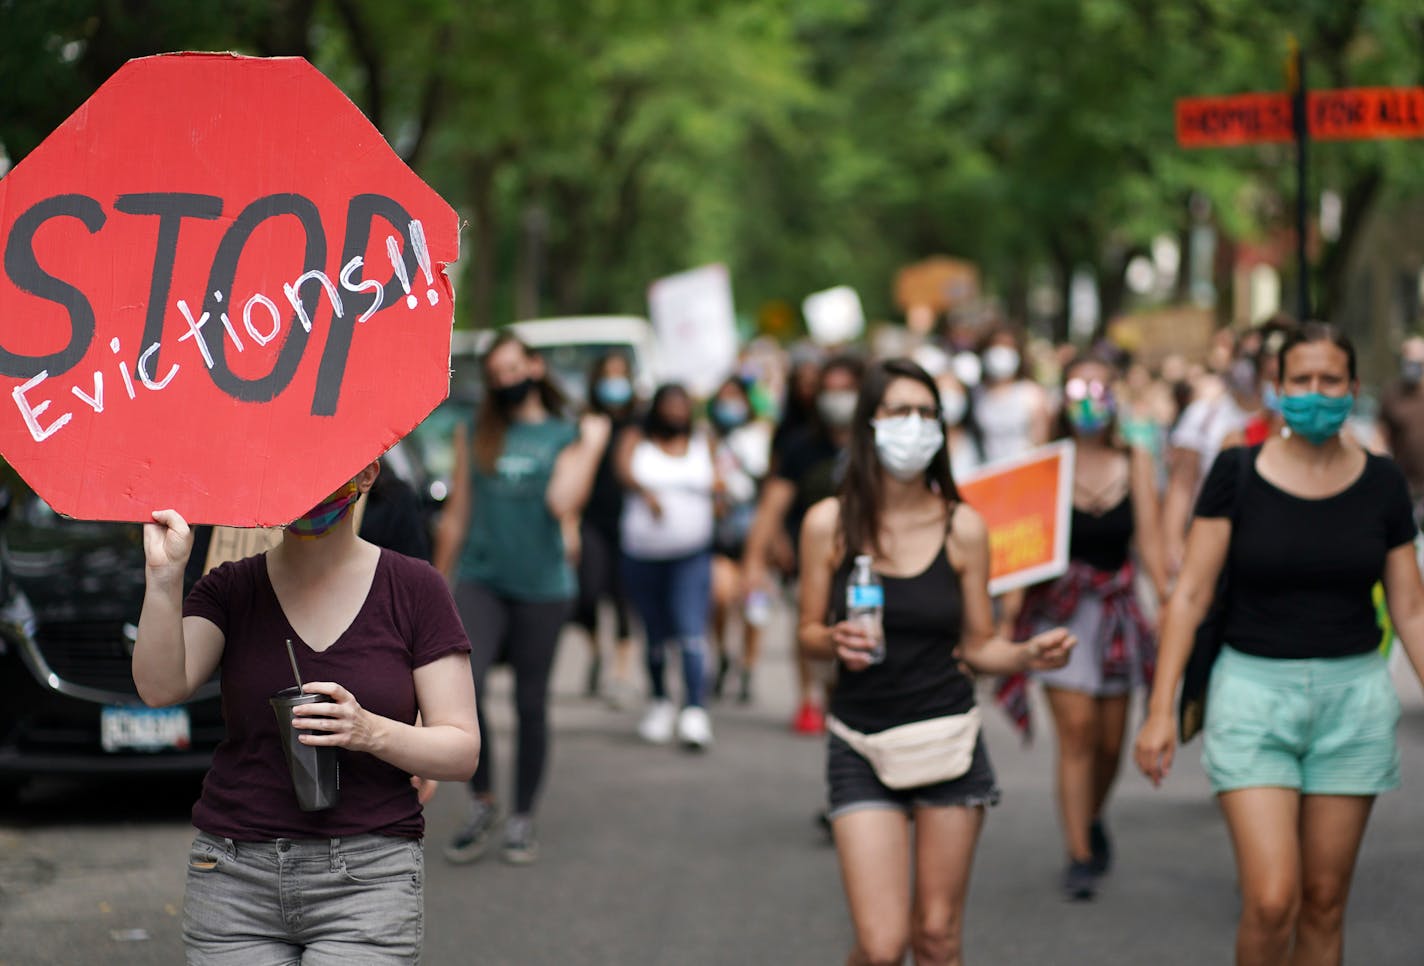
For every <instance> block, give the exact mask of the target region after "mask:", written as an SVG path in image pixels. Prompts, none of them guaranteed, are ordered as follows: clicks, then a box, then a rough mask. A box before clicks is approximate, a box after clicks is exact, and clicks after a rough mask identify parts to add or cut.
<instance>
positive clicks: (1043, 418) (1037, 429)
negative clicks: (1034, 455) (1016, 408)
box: [1029, 383, 1053, 446]
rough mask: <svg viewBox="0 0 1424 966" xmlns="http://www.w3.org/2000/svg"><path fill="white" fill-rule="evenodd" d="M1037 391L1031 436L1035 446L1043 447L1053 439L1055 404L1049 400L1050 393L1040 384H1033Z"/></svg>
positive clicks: (1030, 426) (1030, 424) (1030, 428)
mask: <svg viewBox="0 0 1424 966" xmlns="http://www.w3.org/2000/svg"><path fill="white" fill-rule="evenodd" d="M1031 385H1032V386H1033V388H1034V390H1035V396H1036V398H1035V400H1034V407H1033V419H1032V421H1031V422H1030V423H1029V435H1030V436H1031V437H1032V439H1033V445H1035V446H1043V445H1044V444H1045V443H1047V442H1048V441H1049V440H1050V439H1052V438H1053V404H1052V402H1051V401H1050V400H1049V398H1048V393H1046V392H1044V390H1043V387H1042V386H1040V385H1038V383H1032V384H1031Z"/></svg>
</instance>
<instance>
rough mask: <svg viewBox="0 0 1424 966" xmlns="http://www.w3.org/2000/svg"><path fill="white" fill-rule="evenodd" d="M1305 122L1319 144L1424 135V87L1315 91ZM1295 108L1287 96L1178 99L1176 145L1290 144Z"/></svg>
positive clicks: (1308, 96) (1309, 94)
mask: <svg viewBox="0 0 1424 966" xmlns="http://www.w3.org/2000/svg"><path fill="white" fill-rule="evenodd" d="M1305 110H1306V121H1307V123H1308V125H1309V128H1310V136H1311V137H1312V138H1313V139H1315V140H1317V141H1362V140H1373V139H1376V138H1418V137H1424V87H1350V88H1345V89H1342V90H1335V91H1310V92H1308V94H1307V95H1306V109H1305ZM1294 113H1295V112H1294V110H1293V109H1292V108H1291V99H1290V96H1289V95H1288V94H1233V95H1230V96H1228V97H1183V98H1179V99H1178V101H1177V143H1178V144H1180V145H1181V146H1182V147H1184V148H1229V147H1236V146H1238V145H1242V144H1262V143H1265V142H1268V141H1289V140H1291V139H1292V138H1294V136H1295V131H1294V128H1293V127H1292V117H1293V115H1294Z"/></svg>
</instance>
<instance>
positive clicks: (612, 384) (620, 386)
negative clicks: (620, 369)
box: [593, 376, 633, 408]
mask: <svg viewBox="0 0 1424 966" xmlns="http://www.w3.org/2000/svg"><path fill="white" fill-rule="evenodd" d="M593 394H594V395H595V396H596V397H598V401H599V402H601V403H603V405H605V406H610V407H615V408H616V407H618V406H623V405H626V404H627V402H628V400H630V399H632V398H633V383H632V382H630V381H629V380H628V379H626V378H624V377H623V376H607V377H605V378H603V379H600V380H598V382H597V383H595V384H594V387H593Z"/></svg>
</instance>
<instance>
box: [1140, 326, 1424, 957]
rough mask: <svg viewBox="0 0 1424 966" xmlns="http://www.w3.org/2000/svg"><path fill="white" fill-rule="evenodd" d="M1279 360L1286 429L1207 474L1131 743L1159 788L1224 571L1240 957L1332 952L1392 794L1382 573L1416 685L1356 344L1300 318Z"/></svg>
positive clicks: (1226, 756)
mask: <svg viewBox="0 0 1424 966" xmlns="http://www.w3.org/2000/svg"><path fill="white" fill-rule="evenodd" d="M1278 359H1279V364H1280V377H1279V389H1280V394H1281V412H1282V415H1283V417H1284V419H1285V423H1286V429H1285V430H1284V431H1283V432H1282V433H1280V434H1279V435H1277V436H1275V437H1273V438H1271V439H1268V440H1267V441H1266V442H1265V443H1264V444H1263V445H1262V446H1260V447H1258V448H1252V449H1240V448H1237V449H1229V450H1226V451H1224V452H1223V453H1222V454H1221V456H1220V457H1219V458H1218V459H1217V461H1216V465H1215V466H1213V467H1212V470H1211V474H1210V476H1209V477H1208V479H1207V481H1206V484H1205V486H1204V487H1203V488H1202V494H1201V498H1200V499H1199V500H1198V502H1197V508H1196V518H1195V520H1194V521H1193V523H1192V527H1191V531H1190V533H1189V535H1188V538H1187V554H1186V562H1185V564H1184V566H1183V568H1182V573H1181V576H1180V577H1179V579H1178V582H1177V586H1176V589H1175V590H1174V592H1173V594H1172V598H1171V600H1170V602H1169V603H1168V605H1167V608H1166V610H1165V612H1164V614H1163V618H1162V625H1161V627H1162V640H1161V652H1160V655H1159V661H1158V666H1157V676H1156V680H1155V682H1154V685H1153V689H1152V698H1151V702H1150V705H1149V712H1148V718H1147V721H1146V723H1145V724H1144V725H1143V727H1142V730H1141V732H1140V734H1139V735H1138V739H1137V763H1138V766H1139V767H1140V768H1141V769H1142V770H1143V771H1144V772H1145V773H1146V774H1147V775H1148V777H1149V778H1151V779H1152V780H1153V781H1154V782H1160V781H1161V780H1162V779H1163V778H1164V777H1165V776H1166V774H1167V772H1168V770H1169V769H1170V767H1171V764H1172V758H1173V755H1174V752H1175V748H1176V728H1177V724H1176V720H1175V717H1176V716H1175V713H1174V709H1173V703H1174V698H1175V695H1176V691H1177V686H1178V684H1179V682H1180V680H1181V677H1182V672H1183V669H1184V668H1185V666H1186V663H1187V658H1188V655H1189V653H1190V652H1191V649H1192V641H1193V636H1194V632H1195V630H1196V628H1197V626H1198V625H1199V624H1200V623H1201V621H1202V619H1203V618H1204V617H1205V615H1206V613H1207V608H1208V606H1209V605H1210V603H1211V600H1212V598H1213V596H1214V593H1215V588H1216V586H1217V579H1218V576H1219V575H1220V574H1221V573H1222V572H1223V570H1226V571H1227V572H1228V573H1229V575H1230V576H1229V581H1228V590H1227V594H1226V598H1225V613H1224V618H1223V622H1222V640H1223V646H1222V648H1221V653H1220V656H1219V657H1218V658H1217V660H1216V663H1215V665H1214V666H1213V669H1212V671H1211V680H1210V685H1209V688H1208V691H1207V707H1206V721H1205V729H1204V735H1205V740H1204V748H1203V762H1204V764H1205V766H1206V770H1207V775H1208V777H1209V778H1210V779H1211V783H1212V787H1213V789H1214V791H1215V792H1216V793H1217V798H1218V801H1219V803H1220V805H1221V809H1222V812H1223V814H1224V815H1225V817H1226V824H1227V827H1228V828H1229V830H1230V832H1231V838H1232V842H1233V844H1234V846H1235V852H1236V866H1237V875H1238V879H1239V883H1240V890H1241V900H1242V908H1241V918H1240V921H1239V923H1238V927H1237V934H1236V957H1237V958H1236V962H1237V963H1238V964H1240V966H1264V964H1278V963H1285V962H1287V961H1289V962H1298V963H1306V962H1308V963H1320V964H1338V963H1340V962H1341V961H1342V958H1343V951H1342V950H1343V935H1344V929H1343V925H1344V917H1345V905H1346V900H1347V898H1348V896H1349V890H1350V881H1351V878H1352V876H1353V872H1354V867H1355V860H1356V857H1357V855H1358V853H1359V848H1360V842H1361V839H1362V838H1363V836H1364V832H1365V823H1366V821H1367V820H1368V818H1369V814H1370V809H1371V807H1372V805H1373V803H1374V798H1375V796H1376V795H1377V794H1379V793H1380V792H1383V791H1387V790H1389V789H1392V788H1397V787H1398V786H1399V753H1398V750H1397V749H1396V747H1395V725H1396V723H1397V721H1398V719H1399V701H1398V699H1397V698H1396V697H1395V693H1394V689H1393V686H1392V683H1391V681H1390V678H1389V674H1388V671H1387V670H1386V667H1385V663H1384V659H1383V657H1382V656H1381V654H1380V653H1379V650H1378V644H1379V627H1378V626H1377V624H1376V619H1375V610H1374V606H1373V601H1372V599H1371V591H1372V588H1373V586H1374V585H1375V583H1376V582H1379V581H1382V582H1383V584H1384V588H1385V596H1386V599H1387V601H1388V605H1389V615H1390V618H1391V619H1392V620H1393V622H1394V626H1395V629H1396V631H1397V633H1398V636H1399V639H1400V641H1401V642H1402V644H1403V646H1404V651H1405V654H1406V655H1407V656H1408V659H1409V662H1410V664H1411V665H1412V666H1413V668H1414V671H1415V674H1416V675H1418V676H1419V677H1420V678H1421V680H1424V588H1421V586H1420V577H1419V567H1418V564H1417V563H1416V561H1415V556H1414V537H1415V534H1416V532H1417V531H1416V528H1415V525H1414V521H1413V519H1412V516H1411V509H1410V502H1409V489H1408V485H1407V484H1406V482H1405V479H1404V475H1403V474H1402V473H1401V472H1400V470H1399V468H1398V467H1397V466H1395V465H1394V463H1393V462H1391V461H1390V460H1388V459H1386V458H1384V457H1381V456H1376V455H1373V454H1370V453H1368V452H1366V451H1365V450H1364V449H1362V448H1361V447H1360V446H1359V444H1358V443H1356V442H1355V441H1354V440H1353V439H1352V438H1350V436H1349V435H1348V434H1343V433H1342V432H1341V429H1342V427H1343V426H1344V425H1345V421H1346V420H1347V418H1348V417H1349V415H1350V410H1351V407H1352V406H1353V403H1354V397H1355V392H1356V391H1357V389H1358V385H1359V384H1358V382H1357V380H1356V376H1355V352H1354V348H1353V347H1352V346H1351V344H1350V342H1349V340H1347V339H1346V338H1344V336H1342V335H1341V334H1340V333H1339V332H1338V331H1336V330H1335V329H1333V328H1331V327H1329V326H1325V325H1320V324H1317V323H1312V324H1309V325H1305V326H1303V327H1302V328H1301V329H1300V330H1298V331H1296V332H1294V333H1292V334H1291V335H1289V336H1287V337H1286V339H1285V341H1284V343H1283V345H1282V346H1281V349H1280V353H1279V356H1278ZM1292 950H1294V952H1293V953H1292ZM1292 955H1293V956H1294V959H1292V958H1291V956H1292Z"/></svg>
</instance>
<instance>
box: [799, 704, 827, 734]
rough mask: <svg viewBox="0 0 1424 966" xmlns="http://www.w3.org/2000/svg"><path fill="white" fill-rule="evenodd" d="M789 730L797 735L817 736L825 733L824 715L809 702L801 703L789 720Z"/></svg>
mask: <svg viewBox="0 0 1424 966" xmlns="http://www.w3.org/2000/svg"><path fill="white" fill-rule="evenodd" d="M791 730H792V731H794V732H796V733H797V734H798V735H819V734H824V733H825V731H826V715H825V712H823V711H822V710H821V709H820V708H818V707H816V705H814V704H812V703H811V702H810V701H803V702H802V703H801V707H800V708H797V709H796V716H795V717H794V718H792V719H791Z"/></svg>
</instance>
